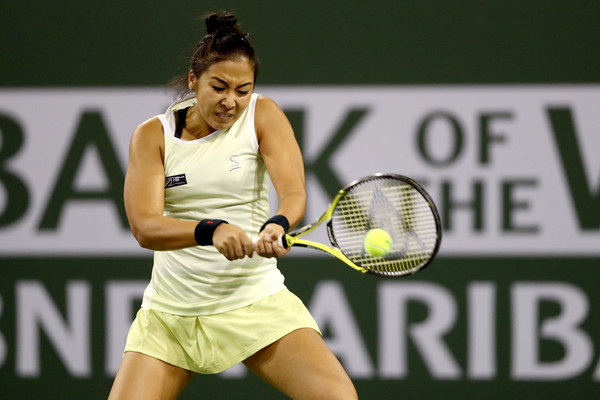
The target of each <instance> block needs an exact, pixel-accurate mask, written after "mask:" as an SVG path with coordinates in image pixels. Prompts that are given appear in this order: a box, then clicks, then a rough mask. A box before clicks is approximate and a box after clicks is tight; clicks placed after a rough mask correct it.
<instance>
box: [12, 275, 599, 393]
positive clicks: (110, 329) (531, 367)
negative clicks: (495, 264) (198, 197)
mask: <svg viewBox="0 0 600 400" xmlns="http://www.w3.org/2000/svg"><path fill="white" fill-rule="evenodd" d="M145 285H146V281H109V282H107V283H106V285H105V288H104V289H105V290H104V296H105V310H104V311H105V313H106V320H105V326H94V327H93V331H94V332H97V333H98V334H100V335H101V332H102V330H104V332H105V338H106V341H105V343H101V342H98V341H95V342H94V343H93V345H94V346H101V348H102V350H100V351H92V349H91V345H92V341H91V332H92V323H93V320H92V318H91V313H92V309H91V301H90V300H91V299H90V297H91V293H92V291H91V284H90V283H89V282H86V281H80V280H77V281H68V282H66V283H65V293H64V294H57V297H59V298H63V297H64V298H65V306H64V308H65V311H66V312H65V315H66V317H65V318H63V317H62V316H61V311H60V310H59V308H60V307H59V306H58V305H57V304H56V300H55V299H53V298H52V294H50V293H49V292H48V291H47V289H46V287H45V286H44V285H43V283H42V282H40V281H35V280H27V281H17V282H16V283H15V299H14V302H15V311H16V315H15V321H14V324H15V326H16V330H15V332H16V334H15V335H14V336H13V337H12V339H11V340H14V343H9V345H8V346H6V344H4V349H5V350H4V354H3V356H2V357H0V368H1V367H3V366H4V363H5V362H6V360H7V359H8V360H12V359H14V360H15V371H16V374H17V376H18V377H21V378H32V377H39V376H41V375H44V374H47V373H48V371H43V370H42V357H43V356H44V355H45V354H47V353H48V350H49V349H48V347H47V346H46V345H42V343H41V341H40V335H41V334H42V333H43V334H44V335H45V336H46V337H47V338H48V339H49V345H50V346H52V348H53V349H54V350H55V352H56V353H57V354H58V356H59V359H60V360H61V361H62V363H63V365H64V367H65V370H66V372H67V373H68V374H70V375H71V376H73V377H90V376H91V375H92V374H93V373H94V372H95V373H98V374H101V373H102V372H104V374H105V375H106V376H109V377H112V376H114V375H115V373H116V370H117V369H118V364H119V363H120V357H121V355H122V351H123V346H124V343H125V338H126V335H127V331H128V329H129V326H130V325H131V322H132V320H133V318H134V313H133V312H132V311H134V305H135V304H134V303H136V302H139V300H140V297H141V294H142V292H143V288H144V287H145ZM509 290H510V292H509V293H508V297H507V298H508V301H509V302H510V304H509V306H510V307H509V308H507V309H508V310H510V319H509V321H510V325H511V326H510V332H511V333H510V338H509V340H507V341H503V344H502V345H503V346H510V351H508V352H506V354H502V356H503V357H501V358H500V357H497V354H498V351H499V348H500V347H501V345H500V343H499V342H498V341H497V329H498V328H497V326H496V320H497V318H498V312H497V309H496V302H497V298H498V293H497V292H498V290H497V288H496V286H495V284H494V283H493V282H483V281H474V282H471V283H468V284H467V287H466V298H467V302H466V307H467V309H465V310H463V309H462V308H460V307H459V306H458V302H457V299H456V298H455V297H454V294H452V293H451V292H450V291H449V290H448V289H446V288H445V287H443V286H441V285H439V284H435V283H428V282H418V281H413V282H382V283H379V284H378V285H377V287H376V298H377V304H376V307H377V310H378V311H377V313H375V314H374V317H375V316H376V318H377V325H376V327H377V330H378V334H377V335H374V336H369V337H367V338H365V337H363V335H362V333H361V332H362V331H363V330H365V328H366V327H365V326H362V327H361V326H360V325H359V324H358V323H357V320H356V318H355V315H354V314H353V309H352V308H351V307H350V306H349V304H350V303H349V301H348V297H347V295H346V293H345V291H344V290H343V287H342V285H341V284H339V283H338V282H335V281H322V282H319V283H317V285H316V286H315V291H314V292H313V295H312V298H311V299H310V303H309V304H310V307H309V308H310V310H311V313H312V314H313V315H314V316H315V319H316V320H317V321H318V323H319V325H320V326H321V327H322V328H325V329H324V330H325V331H326V336H325V340H326V341H327V343H328V344H329V346H330V348H331V349H332V351H333V352H334V353H335V354H336V355H337V356H338V357H339V358H340V360H341V362H342V363H343V364H344V367H345V368H346V370H347V371H348V373H349V374H350V375H351V376H352V377H353V378H360V379H372V378H380V379H408V378H409V376H410V369H411V365H410V362H411V361H414V359H415V357H416V355H411V356H410V357H409V355H408V352H407V349H408V346H409V340H410V341H411V342H412V344H413V345H414V347H415V348H416V350H417V352H418V356H419V357H420V358H421V360H422V361H423V365H424V366H425V367H426V369H427V370H428V372H429V373H430V375H431V377H432V379H434V380H446V381H447V380H453V381H456V380H464V379H465V377H466V378H467V379H468V380H472V381H480V380H488V381H489V380H494V379H498V378H499V377H501V376H500V375H501V374H500V373H499V372H498V371H510V375H509V376H507V377H506V378H509V379H512V380H514V381H546V380H553V381H560V380H568V379H573V378H575V377H586V375H587V373H586V371H589V372H588V373H589V374H590V376H588V377H587V379H589V380H592V381H595V382H598V381H600V373H599V371H600V361H597V362H596V364H595V365H594V359H598V351H597V349H594V345H593V342H592V340H591V339H590V337H594V336H597V334H598V332H589V331H586V325H588V324H586V321H589V320H597V318H596V316H595V311H594V310H590V308H589V295H588V294H587V293H585V291H583V290H582V289H581V288H579V287H577V286H575V285H572V284H567V283H564V282H515V283H513V285H512V286H511V287H510V289H509ZM364 295H367V294H364ZM368 296H370V294H368ZM359 298H360V296H359ZM413 303H417V304H420V305H422V306H424V307H425V309H426V317H425V318H424V319H423V320H422V321H419V322H414V321H413V322H411V321H410V320H409V317H408V312H407V310H408V307H409V304H413ZM543 304H551V305H555V306H558V308H559V312H558V314H556V313H555V314H553V315H551V316H545V314H544V315H542V313H540V310H541V308H542V306H543ZM460 314H465V316H466V323H467V326H466V329H465V327H463V326H461V325H462V324H459V323H457V320H458V317H459V315H460ZM0 318H1V319H2V326H3V327H7V326H10V324H11V323H13V321H7V320H6V316H5V315H3V314H0ZM587 329H589V328H587ZM593 329H597V325H596V328H593ZM457 331H458V332H462V334H464V335H465V338H464V341H461V342H464V343H465V345H464V346H459V348H454V347H452V346H451V345H450V344H449V343H447V342H446V337H447V336H448V335H450V334H456V333H457ZM0 337H3V335H0ZM375 341H376V342H375ZM367 342H369V343H370V344H374V345H375V346H376V347H377V349H378V357H377V359H376V360H375V364H376V365H377V367H376V368H375V367H374V365H373V364H374V363H373V360H372V359H371V357H370V355H369V352H368V351H367V348H368V347H369V346H367ZM547 342H553V343H554V344H555V345H559V346H560V347H562V348H563V349H564V352H563V353H562V354H561V355H560V356H558V357H556V358H555V359H553V360H551V361H548V360H543V359H542V358H543V356H542V355H541V352H540V347H541V344H543V343H547ZM11 349H14V352H15V354H14V357H7V352H10V351H13V350H11ZM102 351H104V361H105V365H104V370H103V371H92V360H91V354H92V353H94V354H98V353H100V352H102ZM462 352H466V354H461V353H462ZM459 359H460V360H466V367H465V368H463V367H462V366H461V365H460V364H459V361H457V360H459ZM360 362H364V363H365V365H363V366H361V365H359V363H360ZM507 363H508V364H507ZM505 364H507V365H506V368H505V367H504V365H505ZM499 366H500V368H499ZM592 368H593V370H592ZM463 370H464V371H466V374H463ZM52 373H57V371H53V372H52ZM246 375H247V370H246V369H245V368H244V367H243V366H242V365H241V364H240V365H237V366H235V367H233V368H231V369H230V370H228V371H226V372H224V373H223V374H222V377H223V378H227V379H241V378H243V377H245V376H246Z"/></svg>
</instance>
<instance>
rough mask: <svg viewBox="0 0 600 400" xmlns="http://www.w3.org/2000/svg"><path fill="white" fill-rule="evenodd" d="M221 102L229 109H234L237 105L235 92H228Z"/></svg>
mask: <svg viewBox="0 0 600 400" xmlns="http://www.w3.org/2000/svg"><path fill="white" fill-rule="evenodd" d="M221 104H222V105H223V107H225V108H226V109H228V110H230V109H232V108H233V107H234V106H235V96H234V95H233V93H230V92H228V93H226V94H225V95H224V96H223V99H222V100H221Z"/></svg>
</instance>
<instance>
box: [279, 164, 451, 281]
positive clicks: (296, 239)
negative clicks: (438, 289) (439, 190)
mask: <svg viewBox="0 0 600 400" xmlns="http://www.w3.org/2000/svg"><path fill="white" fill-rule="evenodd" d="M382 178H383V179H385V178H390V179H396V180H400V181H403V182H405V183H407V184H409V185H410V186H411V187H413V188H414V189H415V190H417V191H418V192H419V193H420V194H421V196H423V198H424V199H425V201H426V202H427V204H428V205H429V207H430V209H431V212H432V214H433V218H434V220H435V226H436V243H435V246H434V249H433V251H432V253H431V255H430V256H429V258H428V259H427V261H426V262H425V263H424V264H423V265H421V266H420V267H419V268H413V269H411V270H409V271H407V272H406V273H404V274H384V273H381V272H378V271H373V270H371V269H369V268H365V267H363V266H360V265H358V264H356V263H355V262H354V261H352V260H351V259H350V258H348V257H347V256H346V255H345V254H344V252H343V251H342V250H341V249H340V248H339V246H338V244H337V241H336V240H335V235H334V234H333V229H332V223H331V222H332V216H333V213H334V210H335V208H336V206H337V204H338V202H339V201H340V199H341V198H343V197H344V196H345V195H346V193H348V191H349V190H350V189H351V188H352V187H354V186H356V185H359V184H361V183H363V182H365V181H369V180H373V179H382ZM324 222H326V227H327V235H328V237H329V241H330V242H331V245H332V246H333V247H331V246H328V245H325V244H323V243H319V242H315V241H312V240H307V239H302V238H300V236H303V235H306V234H308V233H309V232H311V231H313V230H314V229H315V228H317V227H318V226H320V225H321V224H323V223H324ZM441 240H442V229H441V220H440V215H439V213H438V210H437V207H436V205H435V203H434V201H433V199H432V198H431V196H430V195H429V193H427V191H426V190H425V189H424V188H423V187H422V186H421V185H420V184H418V183H417V182H415V181H414V180H413V179H411V178H409V177H407V176H404V175H398V174H392V173H382V172H380V173H376V174H373V175H369V176H365V177H363V178H360V179H357V180H354V181H352V182H350V183H349V184H348V185H346V186H344V187H343V188H342V189H340V190H339V191H338V193H337V194H336V196H335V197H334V198H333V200H332V201H331V203H330V204H329V207H328V208H327V211H325V212H324V213H323V214H322V215H321V216H320V217H319V218H317V219H316V220H315V221H313V222H312V223H310V224H308V225H304V226H303V227H301V228H297V229H294V230H292V231H291V232H289V233H286V234H283V235H282V237H280V238H279V241H280V245H282V246H283V247H285V248H288V247H291V246H298V247H305V248H313V249H317V250H321V251H323V252H325V253H328V254H330V255H332V256H334V257H336V258H338V259H340V260H341V261H343V262H344V263H346V264H347V265H349V266H350V267H352V268H354V269H355V270H357V271H359V272H362V273H369V274H372V275H376V276H394V277H396V276H403V275H412V274H414V273H415V272H417V271H420V270H422V269H423V268H425V267H426V266H428V265H429V264H430V263H431V261H432V260H433V259H434V258H435V256H436V254H437V252H438V250H439V248H440V245H441Z"/></svg>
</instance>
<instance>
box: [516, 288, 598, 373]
mask: <svg viewBox="0 0 600 400" xmlns="http://www.w3.org/2000/svg"><path fill="white" fill-rule="evenodd" d="M511 293H512V295H513V301H512V303H511V304H512V305H513V309H512V313H511V315H512V318H513V323H512V329H513V335H512V337H513V339H514V340H515V342H514V346H513V347H512V351H513V356H512V362H513V366H512V376H513V378H514V379H516V380H555V379H565V378H571V377H575V376H577V375H580V374H581V373H582V372H583V371H585V370H586V369H587V368H588V367H589V365H590V363H591V361H592V354H593V349H594V346H593V344H592V341H591V340H590V337H589V336H588V334H587V333H585V332H584V331H583V329H582V328H581V324H582V323H583V321H584V320H585V318H586V317H587V314H588V308H589V305H588V299H587V297H586V295H585V293H584V292H583V291H581V289H579V288H577V287H575V286H573V285H570V284H566V283H518V284H515V285H514V286H513V289H512V292H511ZM542 301H552V302H554V303H556V304H559V305H560V306H561V313H560V314H559V315H558V316H556V317H554V318H548V319H546V320H545V321H543V323H542V324H541V325H539V328H538V323H539V322H538V321H539V317H538V314H537V313H538V310H539V305H540V303H541V302H542ZM540 339H545V340H554V341H556V342H558V343H560V344H561V345H562V347H563V348H564V350H565V355H564V357H563V358H562V359H561V360H558V361H554V362H550V361H546V362H542V361H540V357H539V349H538V347H539V346H538V344H539V341H540Z"/></svg>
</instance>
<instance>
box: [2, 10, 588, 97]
mask: <svg viewBox="0 0 600 400" xmlns="http://www.w3.org/2000/svg"><path fill="white" fill-rule="evenodd" d="M221 9H227V10H232V11H235V12H236V13H237V14H238V17H239V19H240V21H241V22H242V23H243V25H244V27H245V28H246V29H247V30H248V31H250V32H251V35H252V36H251V38H252V40H253V42H254V43H255V45H256V47H257V49H258V51H259V55H260V58H261V60H262V63H263V68H262V72H261V76H260V81H259V82H260V83H262V84H407V83H421V84H430V83H549V82H552V83H567V82H569V83H580V82H587V83H589V82H599V81H600V74H599V73H598V71H600V57H597V53H598V48H600V28H599V24H598V20H600V3H598V2H596V1H569V0H550V1H531V0H529V1H519V0H507V1H490V0H486V1H477V0H465V1H458V2H454V1H445V0H430V1H414V0H412V1H404V0H395V1H390V0H388V1H381V0H373V1H361V0H346V1H338V0H335V1H315V0H310V1H267V0H255V1H195V2H194V1H180V0H175V1H156V0H151V1H114V0H108V1H93V2H83V1H82V2H79V1H68V0H55V1H39V0H38V1H28V2H21V1H15V0H4V1H2V2H0V54H2V62H1V63H0V86H72V85H73V86H106V85H108V86H130V85H135V86H138V85H143V86H147V85H153V86H154V85H162V84H163V83H165V82H167V81H168V80H169V79H170V78H171V77H172V76H173V75H176V74H178V73H180V72H181V71H182V70H185V68H186V62H187V58H188V56H189V54H190V51H191V49H192V48H193V47H194V46H195V44H196V43H197V41H198V40H199V39H200V38H201V36H202V35H203V34H204V24H203V22H202V21H200V20H197V17H198V16H200V15H202V14H204V13H205V12H206V11H212V10H221Z"/></svg>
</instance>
